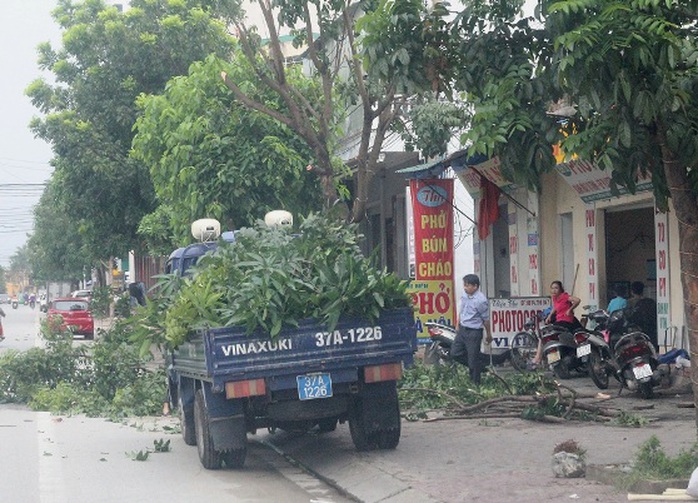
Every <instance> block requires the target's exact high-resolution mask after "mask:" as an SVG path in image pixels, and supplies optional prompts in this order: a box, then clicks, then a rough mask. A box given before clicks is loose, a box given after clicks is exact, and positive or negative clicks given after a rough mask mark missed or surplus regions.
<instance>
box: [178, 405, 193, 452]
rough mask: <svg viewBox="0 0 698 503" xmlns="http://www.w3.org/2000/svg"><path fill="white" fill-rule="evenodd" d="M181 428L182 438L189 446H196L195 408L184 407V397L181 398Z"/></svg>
mask: <svg viewBox="0 0 698 503" xmlns="http://www.w3.org/2000/svg"><path fill="white" fill-rule="evenodd" d="M177 408H178V409H179V427H180V429H181V430H182V438H183V439H184V443H185V444H187V445H196V428H195V427H194V406H193V405H191V404H190V405H184V404H183V403H182V397H181V396H180V397H179V400H178V406H177Z"/></svg>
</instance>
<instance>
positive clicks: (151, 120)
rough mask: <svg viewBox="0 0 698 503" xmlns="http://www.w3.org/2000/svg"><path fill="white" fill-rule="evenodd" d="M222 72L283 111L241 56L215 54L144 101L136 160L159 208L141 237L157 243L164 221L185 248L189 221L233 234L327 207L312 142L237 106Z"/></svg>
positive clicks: (144, 225)
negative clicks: (285, 214)
mask: <svg viewBox="0 0 698 503" xmlns="http://www.w3.org/2000/svg"><path fill="white" fill-rule="evenodd" d="M221 71H226V72H227V74H228V75H230V76H231V77H232V78H234V80H235V81H236V82H238V85H240V86H242V87H244V88H245V89H247V90H248V92H249V93H250V94H251V95H253V96H255V98H256V99H259V100H260V101H263V102H264V103H266V106H268V107H270V108H273V109H275V110H280V109H283V103H282V102H280V100H279V99H278V96H276V95H275V94H273V93H270V92H269V91H265V90H264V88H259V87H256V86H255V82H254V81H250V78H249V77H250V76H251V74H252V72H251V70H250V68H249V67H248V66H247V65H246V64H245V60H244V58H241V57H236V56H235V55H234V56H233V58H232V61H231V62H230V63H226V62H224V61H222V60H221V59H219V58H216V57H215V56H210V57H209V58H208V59H206V61H205V62H198V63H195V64H193V65H192V66H191V67H190V70H189V75H188V76H186V77H177V78H174V79H173V80H171V81H170V82H169V83H168V85H167V88H166V90H165V92H164V93H163V94H161V95H158V96H143V97H142V98H141V99H140V101H139V104H140V106H141V107H142V109H143V113H142V115H141V117H140V118H139V119H138V120H137V122H136V131H137V134H136V136H135V138H134V144H133V145H134V148H133V151H132V157H135V158H137V159H139V160H141V161H143V162H144V164H145V165H146V166H147V167H148V168H149V170H150V174H151V177H152V180H153V184H154V186H155V192H156V195H157V199H158V203H159V207H158V209H157V210H156V212H155V213H154V214H151V215H148V216H147V217H146V218H145V219H144V221H143V222H142V225H141V233H142V234H145V235H148V234H150V236H151V237H152V238H156V237H157V236H158V234H159V229H160V228H158V227H157V224H158V222H165V223H168V225H163V226H162V229H163V230H165V229H169V230H170V232H174V237H175V238H176V239H177V240H178V241H179V242H180V243H181V244H184V243H186V242H188V238H189V225H190V223H191V222H192V221H193V220H195V219H197V218H201V217H203V216H207V217H212V218H217V219H219V220H222V221H223V222H224V223H225V226H226V228H228V229H234V228H240V227H243V226H249V225H252V224H254V222H255V221H256V220H257V219H259V218H261V216H262V215H264V213H266V212H267V211H269V210H272V209H278V208H284V209H287V210H290V211H292V212H293V213H295V214H304V213H307V212H309V211H311V210H317V209H319V208H320V207H321V203H320V194H319V189H318V186H317V179H316V177H314V176H312V175H311V174H309V173H307V172H306V166H307V164H308V159H309V158H310V157H311V156H312V152H311V151H310V149H309V148H308V146H307V144H306V143H305V142H303V141H302V140H301V139H300V138H299V137H298V136H297V135H296V134H295V133H294V132H293V131H292V130H291V129H289V128H288V127H287V126H284V125H282V124H280V123H278V122H277V121H275V120H274V119H271V118H270V117H269V116H267V115H265V114H261V113H259V112H256V111H254V110H249V109H247V108H246V107H244V106H242V105H241V104H240V103H239V102H236V101H235V100H234V99H233V98H232V96H231V95H230V93H229V92H228V91H227V89H226V88H225V86H224V85H223V83H222V82H221V79H220V72H221ZM290 73H293V72H290ZM289 78H290V79H296V80H299V79H301V76H300V75H293V74H292V75H289ZM297 85H298V87H299V88H302V89H304V95H305V96H307V97H310V96H312V95H313V94H317V90H316V89H313V87H312V85H311V81H308V80H307V79H306V86H305V87H303V84H302V83H300V82H299V83H298V84H297ZM162 237H164V236H162Z"/></svg>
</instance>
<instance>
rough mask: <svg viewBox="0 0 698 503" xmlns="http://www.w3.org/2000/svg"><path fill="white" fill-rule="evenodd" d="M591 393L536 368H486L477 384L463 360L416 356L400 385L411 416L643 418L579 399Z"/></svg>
mask: <svg viewBox="0 0 698 503" xmlns="http://www.w3.org/2000/svg"><path fill="white" fill-rule="evenodd" d="M593 398H595V396H593V395H580V394H579V393H577V392H576V391H575V390H573V389H571V388H569V387H567V386H564V385H562V384H560V383H558V382H557V381H555V380H554V379H552V378H550V377H547V376H545V375H544V374H542V373H540V372H534V373H515V374H510V375H507V376H506V377H503V376H501V375H499V374H497V373H496V371H494V372H492V371H490V372H488V373H487V374H485V375H483V379H482V384H481V385H480V386H479V387H475V386H474V385H473V384H472V382H471V381H470V378H469V377H468V373H467V369H466V368H465V367H463V366H461V365H454V366H439V365H434V366H425V365H423V364H421V363H419V362H418V363H417V364H416V365H415V366H414V367H413V368H411V369H409V370H407V371H406V372H405V376H404V378H403V380H402V382H401V385H400V400H401V404H402V409H403V413H404V414H405V417H406V418H407V419H411V420H419V419H421V420H424V421H445V420H456V419H495V418H508V417H519V418H522V419H528V420H533V421H543V422H555V423H558V422H565V421H568V420H582V421H602V422H610V421H615V422H617V423H622V424H625V425H632V426H641V425H642V424H644V422H643V421H642V420H641V419H636V418H634V417H630V415H629V414H627V413H625V412H623V411H621V410H619V409H615V408H612V407H605V406H600V405H596V404H593V403H587V402H583V401H580V400H581V399H593Z"/></svg>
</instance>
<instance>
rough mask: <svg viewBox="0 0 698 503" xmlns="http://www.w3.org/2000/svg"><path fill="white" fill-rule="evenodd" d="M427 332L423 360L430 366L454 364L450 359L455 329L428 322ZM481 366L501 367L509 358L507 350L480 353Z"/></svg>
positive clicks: (442, 324) (509, 353) (426, 324)
mask: <svg viewBox="0 0 698 503" xmlns="http://www.w3.org/2000/svg"><path fill="white" fill-rule="evenodd" d="M425 326H426V327H427V331H428V332H429V339H430V341H431V342H430V343H429V345H428V347H427V349H426V351H425V353H424V360H425V362H427V363H430V364H436V365H450V364H452V363H455V361H454V360H453V358H451V346H452V345H453V341H454V340H455V338H456V328H455V327H452V326H450V325H446V324H444V323H437V322H431V321H428V322H426V323H425ZM480 357H481V359H482V361H481V363H482V366H483V367H485V366H487V365H489V364H490V363H491V364H492V365H501V364H502V363H504V362H505V361H507V360H508V359H510V357H511V351H510V350H509V349H507V350H504V351H502V352H498V353H491V354H485V353H481V354H480Z"/></svg>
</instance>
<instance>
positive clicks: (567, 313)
mask: <svg viewBox="0 0 698 503" xmlns="http://www.w3.org/2000/svg"><path fill="white" fill-rule="evenodd" d="M550 295H551V297H552V301H553V309H552V310H551V311H550V314H548V316H547V317H546V318H545V323H555V324H556V325H562V326H563V327H565V328H566V329H567V330H569V331H570V332H572V331H574V330H576V329H578V328H582V324H581V323H579V320H578V319H577V318H575V317H574V308H575V307H577V306H578V305H579V303H580V302H581V301H580V300H579V299H578V298H577V297H573V296H571V295H570V294H569V293H567V292H566V291H565V289H564V288H563V286H562V282H560V281H553V282H552V283H550ZM542 361H543V341H542V340H541V339H539V340H538V349H537V350H536V356H535V357H534V358H533V362H532V365H531V368H536V367H538V365H540V364H541V362H542Z"/></svg>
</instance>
